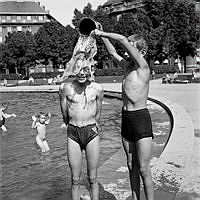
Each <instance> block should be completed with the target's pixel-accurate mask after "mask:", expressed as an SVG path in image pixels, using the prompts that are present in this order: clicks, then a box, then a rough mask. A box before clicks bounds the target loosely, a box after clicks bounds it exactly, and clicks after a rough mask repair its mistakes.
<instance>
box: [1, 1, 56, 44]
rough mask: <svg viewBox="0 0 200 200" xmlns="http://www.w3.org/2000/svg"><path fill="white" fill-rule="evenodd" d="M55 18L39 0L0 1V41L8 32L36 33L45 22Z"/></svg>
mask: <svg viewBox="0 0 200 200" xmlns="http://www.w3.org/2000/svg"><path fill="white" fill-rule="evenodd" d="M55 20H56V19H55V18H53V16H51V15H50V14H49V11H46V10H45V7H44V6H41V5H40V3H39V2H34V1H10V0H8V1H6V0H5V1H0V43H3V42H5V38H6V36H7V35H8V33H9V32H14V31H24V32H26V31H30V32H32V33H36V32H37V31H38V29H39V28H40V27H41V26H42V25H43V24H44V23H45V22H50V21H55Z"/></svg>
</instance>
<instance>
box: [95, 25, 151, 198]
mask: <svg viewBox="0 0 200 200" xmlns="http://www.w3.org/2000/svg"><path fill="white" fill-rule="evenodd" d="M99 27H100V29H101V30H98V29H95V30H94V31H93V32H92V33H91V34H93V35H96V36H100V37H101V38H102V40H103V42H104V44H105V46H106V48H107V50H108V52H109V54H110V55H111V56H112V57H113V59H114V60H115V61H116V62H117V63H118V64H119V65H120V66H121V67H123V68H124V69H125V75H124V78H123V81H122V100H123V108H122V127H121V135H122V142H123V146H124V149H125V152H126V155H127V165H128V168H129V174H130V182H131V188H132V196H133V199H134V200H136V199H137V200H139V199H140V176H141V178H142V181H143V184H144V192H145V196H146V199H147V200H153V198H154V197H153V196H154V195H153V183H152V177H151V171H150V158H151V150H152V138H153V133H152V123H151V118H150V115H149V111H148V109H147V97H148V91H149V77H150V69H149V66H148V64H147V62H146V60H145V59H144V57H143V55H144V54H145V53H146V51H147V46H146V42H145V40H144V39H143V38H142V37H141V36H139V35H132V36H130V37H128V38H126V37H125V36H123V35H120V34H116V33H106V32H104V31H102V27H101V26H99ZM109 39H112V40H115V41H118V42H119V43H120V44H121V45H122V46H123V47H124V49H125V50H126V52H127V53H128V56H129V58H127V59H124V58H122V57H121V56H120V55H118V54H117V52H116V49H115V48H114V46H113V45H112V44H111V42H110V41H109ZM139 175H140V176H139Z"/></svg>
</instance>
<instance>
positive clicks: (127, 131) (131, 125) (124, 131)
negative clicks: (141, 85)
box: [121, 108, 154, 142]
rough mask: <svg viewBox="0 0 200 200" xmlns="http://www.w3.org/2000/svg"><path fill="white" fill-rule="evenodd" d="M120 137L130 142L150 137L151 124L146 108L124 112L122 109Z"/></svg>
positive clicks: (151, 132)
mask: <svg viewBox="0 0 200 200" xmlns="http://www.w3.org/2000/svg"><path fill="white" fill-rule="evenodd" d="M121 135H122V137H123V138H125V139H126V140H128V141H130V142H136V141H138V140H140V139H142V138H146V137H152V138H154V136H153V131H152V122H151V117H150V114H149V111H148V109H147V108H144V109H140V110H135V111H126V110H123V109H122V125H121Z"/></svg>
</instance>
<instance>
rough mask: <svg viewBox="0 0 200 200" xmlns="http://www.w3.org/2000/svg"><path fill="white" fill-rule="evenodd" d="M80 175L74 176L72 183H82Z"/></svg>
mask: <svg viewBox="0 0 200 200" xmlns="http://www.w3.org/2000/svg"><path fill="white" fill-rule="evenodd" d="M80 182H81V181H80V177H72V185H74V186H78V185H80Z"/></svg>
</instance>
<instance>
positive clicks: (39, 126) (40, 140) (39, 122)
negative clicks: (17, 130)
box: [32, 112, 51, 153]
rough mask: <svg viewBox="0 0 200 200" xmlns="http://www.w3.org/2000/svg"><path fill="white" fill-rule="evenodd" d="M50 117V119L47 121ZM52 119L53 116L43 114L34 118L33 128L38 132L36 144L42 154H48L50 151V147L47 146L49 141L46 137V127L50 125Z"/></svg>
mask: <svg viewBox="0 0 200 200" xmlns="http://www.w3.org/2000/svg"><path fill="white" fill-rule="evenodd" d="M46 117H48V119H46ZM50 118H51V114H50V113H48V114H45V113H43V112H40V113H39V114H38V115H36V116H32V119H33V123H32V128H35V129H36V131H37V136H36V143H37V144H38V146H39V147H40V149H41V152H42V153H44V152H48V151H49V150H50V148H49V145H48V144H47V141H46V139H45V136H46V125H47V124H49V122H50Z"/></svg>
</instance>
